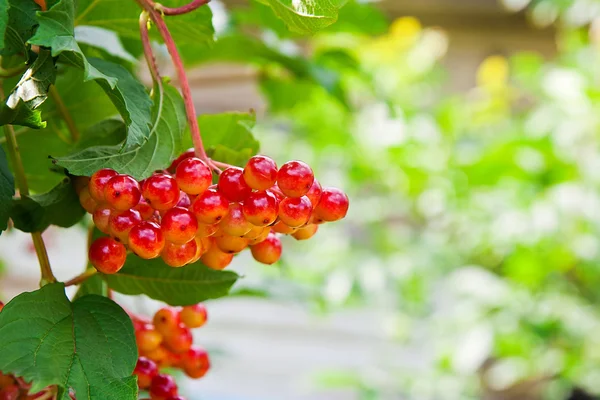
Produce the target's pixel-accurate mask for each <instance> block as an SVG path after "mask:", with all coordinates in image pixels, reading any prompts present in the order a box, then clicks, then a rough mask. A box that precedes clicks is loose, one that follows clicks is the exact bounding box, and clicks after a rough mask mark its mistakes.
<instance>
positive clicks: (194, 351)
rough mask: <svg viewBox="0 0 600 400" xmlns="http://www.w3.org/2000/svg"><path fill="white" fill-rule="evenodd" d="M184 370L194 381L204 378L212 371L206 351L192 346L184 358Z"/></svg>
mask: <svg viewBox="0 0 600 400" xmlns="http://www.w3.org/2000/svg"><path fill="white" fill-rule="evenodd" d="M182 363H183V369H184V371H185V373H186V374H187V375H188V376H189V377H190V378H193V379H198V378H202V377H203V376H204V375H205V374H206V372H208V370H209V369H210V359H209V357H208V353H207V352H206V350H204V349H203V348H201V347H199V346H192V348H191V349H189V350H188V352H187V353H185V354H184V356H183V360H182Z"/></svg>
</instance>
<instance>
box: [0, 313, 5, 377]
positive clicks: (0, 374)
mask: <svg viewBox="0 0 600 400" xmlns="http://www.w3.org/2000/svg"><path fill="white" fill-rule="evenodd" d="M3 308H4V303H3V302H1V301H0V312H1V311H2V309H3ZM0 377H1V373H0Z"/></svg>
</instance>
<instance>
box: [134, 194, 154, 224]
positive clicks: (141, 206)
mask: <svg viewBox="0 0 600 400" xmlns="http://www.w3.org/2000/svg"><path fill="white" fill-rule="evenodd" d="M133 209H134V210H136V211H138V212H139V213H140V216H141V217H142V219H143V220H144V221H148V220H149V219H150V218H152V216H153V215H154V212H155V210H154V208H152V207H150V204H148V203H147V202H146V200H144V199H140V202H139V203H138V205H137V206H135V207H134V208H133Z"/></svg>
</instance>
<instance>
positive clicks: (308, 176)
mask: <svg viewBox="0 0 600 400" xmlns="http://www.w3.org/2000/svg"><path fill="white" fill-rule="evenodd" d="M314 179H315V176H314V174H313V171H312V169H311V168H310V167H309V166H308V164H306V163H303V162H302V161H288V162H286V163H285V164H283V165H282V166H281V168H280V169H279V172H278V173H277V186H279V189H281V191H282V192H283V194H285V195H286V196H288V197H301V196H304V195H305V194H306V193H308V191H309V190H310V187H311V186H312V184H313V181H314Z"/></svg>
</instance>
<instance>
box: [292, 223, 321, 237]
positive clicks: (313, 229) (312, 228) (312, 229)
mask: <svg viewBox="0 0 600 400" xmlns="http://www.w3.org/2000/svg"><path fill="white" fill-rule="evenodd" d="M318 229H319V225H315V224H310V225H306V226H304V227H302V228H300V229H298V230H297V231H296V232H294V233H292V237H293V238H294V239H296V240H307V239H310V238H311V237H313V236H314V235H315V233H317V230H318Z"/></svg>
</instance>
